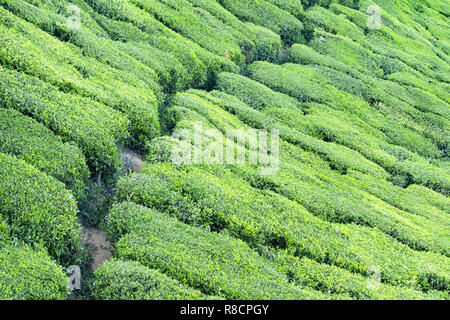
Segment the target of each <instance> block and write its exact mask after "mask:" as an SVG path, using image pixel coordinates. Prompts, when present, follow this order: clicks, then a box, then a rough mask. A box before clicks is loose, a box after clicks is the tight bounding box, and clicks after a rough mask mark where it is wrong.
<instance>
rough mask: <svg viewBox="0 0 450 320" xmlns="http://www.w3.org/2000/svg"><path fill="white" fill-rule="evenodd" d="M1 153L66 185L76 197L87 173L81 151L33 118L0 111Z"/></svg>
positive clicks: (17, 113) (4, 110) (10, 111)
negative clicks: (22, 161)
mask: <svg viewBox="0 0 450 320" xmlns="http://www.w3.org/2000/svg"><path fill="white" fill-rule="evenodd" d="M0 152H2V153H9V154H12V155H15V156H16V157H18V158H20V159H22V160H25V161H26V162H28V163H30V164H32V165H33V166H35V167H36V168H37V169H39V170H41V171H43V172H45V173H47V174H48V175H51V176H53V177H54V178H56V179H58V180H59V181H61V182H63V183H65V185H66V187H67V188H68V189H70V190H72V192H73V193H74V195H75V196H76V197H77V198H79V197H80V196H82V194H83V193H84V189H85V187H86V181H87V179H88V176H89V170H88V168H87V166H86V162H85V158H84V156H83V154H82V153H81V151H80V150H79V149H78V148H77V147H76V146H74V145H71V144H69V143H63V142H62V139H61V138H60V137H58V136H55V135H54V134H53V132H51V131H50V130H49V129H47V128H46V127H44V126H43V125H42V124H40V123H38V122H37V121H35V120H34V119H32V118H29V117H27V116H24V115H22V114H21V113H20V112H18V111H15V110H12V109H0Z"/></svg>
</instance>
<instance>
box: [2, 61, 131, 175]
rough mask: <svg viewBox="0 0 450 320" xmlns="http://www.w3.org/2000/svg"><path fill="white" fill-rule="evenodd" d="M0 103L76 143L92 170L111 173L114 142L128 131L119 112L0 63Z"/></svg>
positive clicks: (116, 160) (115, 159) (114, 167)
mask: <svg viewBox="0 0 450 320" xmlns="http://www.w3.org/2000/svg"><path fill="white" fill-rule="evenodd" d="M0 74H1V80H0V106H1V107H2V108H12V109H16V110H19V111H20V112H22V113H24V114H29V115H31V116H33V118H35V119H36V120H38V121H39V122H41V123H43V124H44V125H46V126H47V127H49V128H51V129H52V130H53V131H55V132H56V133H57V134H58V135H60V136H62V137H64V138H65V139H66V140H69V141H73V142H75V143H77V145H78V146H79V148H80V149H81V150H82V151H83V153H84V155H85V157H86V160H87V163H88V164H89V166H90V168H91V169H92V172H99V171H101V172H103V173H104V175H105V176H108V175H109V176H112V175H114V174H115V173H116V172H117V171H118V169H119V167H120V163H119V152H118V150H117V145H116V143H121V141H123V140H125V138H126V137H127V135H128V132H127V125H128V119H126V118H125V117H124V116H123V115H122V114H121V113H119V112H117V111H115V110H113V109H111V108H109V107H107V106H105V105H103V104H100V103H96V102H95V101H92V100H90V99H87V98H83V97H79V96H76V95H72V94H68V93H62V92H60V91H58V90H56V88H54V87H52V86H50V85H48V84H46V83H44V82H43V81H41V80H38V79H36V78H34V77H31V76H28V75H25V74H23V73H18V72H16V71H13V70H8V69H5V68H3V67H0Z"/></svg>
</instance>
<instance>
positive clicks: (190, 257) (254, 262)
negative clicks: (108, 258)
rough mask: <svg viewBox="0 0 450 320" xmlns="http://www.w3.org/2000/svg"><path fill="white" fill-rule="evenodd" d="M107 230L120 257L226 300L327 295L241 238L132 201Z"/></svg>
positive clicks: (113, 214)
mask: <svg viewBox="0 0 450 320" xmlns="http://www.w3.org/2000/svg"><path fill="white" fill-rule="evenodd" d="M108 222H109V232H110V234H111V235H112V236H114V237H118V236H122V238H120V240H119V241H118V242H117V243H116V245H115V247H116V254H117V256H118V257H119V258H121V259H133V260H137V261H140V263H141V264H143V265H145V266H147V267H149V268H156V269H158V270H160V271H162V272H164V273H166V274H168V275H170V276H171V277H173V278H175V279H177V280H178V281H180V282H181V283H184V284H186V285H189V286H191V287H193V288H198V289H199V290H200V291H202V292H204V293H206V294H210V295H218V296H222V297H224V298H226V299H314V298H316V299H317V298H319V299H320V298H324V297H325V295H322V294H320V293H319V292H317V291H316V292H315V291H313V290H308V289H301V288H300V287H295V286H292V285H289V284H288V282H287V279H286V278H285V277H283V276H282V275H281V274H279V273H278V272H276V271H275V269H273V268H272V267H271V266H270V265H268V264H267V263H266V262H265V261H264V260H263V259H262V258H261V257H260V256H259V255H258V254H256V253H255V252H253V251H252V250H251V249H250V248H248V246H247V245H246V244H245V243H244V242H242V241H239V240H235V239H233V238H231V237H230V236H228V235H226V234H216V233H213V232H209V231H206V230H202V229H199V228H194V227H191V226H188V225H186V224H183V223H181V222H178V221H177V220H176V219H174V218H171V217H169V216H167V215H165V214H163V213H160V212H157V211H155V210H151V209H148V208H145V207H142V206H139V205H136V204H133V203H129V202H124V203H119V204H117V205H115V206H114V207H113V208H112V210H111V213H110V216H109V217H108Z"/></svg>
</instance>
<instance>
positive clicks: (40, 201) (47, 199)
mask: <svg viewBox="0 0 450 320" xmlns="http://www.w3.org/2000/svg"><path fill="white" fill-rule="evenodd" d="M0 175H1V177H2V180H1V184H0V211H1V212H2V214H3V215H4V217H5V219H6V221H7V222H8V223H9V225H10V227H11V231H10V232H11V235H12V236H16V237H18V238H19V239H20V240H23V241H24V242H26V243H29V244H32V243H38V244H43V245H44V246H45V247H46V248H47V250H48V252H49V254H50V256H51V257H52V258H54V259H56V260H58V261H59V262H60V263H63V264H67V263H79V262H80V261H81V259H82V258H83V247H82V239H81V230H80V229H81V227H80V224H79V222H78V220H77V205H76V202H75V200H74V198H73V196H72V194H71V193H70V192H69V191H67V190H66V189H65V188H64V185H63V184H62V183H61V182H59V181H57V180H55V179H54V178H53V177H50V176H47V175H46V174H45V173H42V172H40V171H39V170H37V169H36V168H34V167H33V166H31V165H29V164H27V163H26V162H24V161H23V160H19V159H17V158H15V157H13V156H9V155H5V154H1V153H0Z"/></svg>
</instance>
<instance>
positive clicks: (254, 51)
mask: <svg viewBox="0 0 450 320" xmlns="http://www.w3.org/2000/svg"><path fill="white" fill-rule="evenodd" d="M188 1H189V2H190V3H191V4H192V5H193V6H195V7H200V8H202V9H204V10H207V11H208V12H209V13H211V14H212V15H213V16H215V17H216V18H218V19H219V20H220V21H222V22H223V23H225V24H226V25H227V26H232V27H233V29H234V30H233V34H235V35H234V37H235V38H236V39H239V45H240V48H241V50H242V53H243V54H244V55H245V56H246V58H247V59H246V60H247V63H249V62H252V61H254V60H266V61H277V60H278V58H279V54H280V51H281V47H282V43H281V39H280V36H279V35H278V34H276V33H274V32H273V31H271V30H270V29H267V28H264V27H262V26H258V25H255V24H253V23H251V22H243V21H241V20H239V19H238V18H237V17H235V16H234V15H233V14H232V13H230V12H229V11H228V10H226V9H225V8H224V7H222V6H221V5H220V4H219V3H217V2H216V1H210V0H188ZM247 38H248V39H247Z"/></svg>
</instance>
